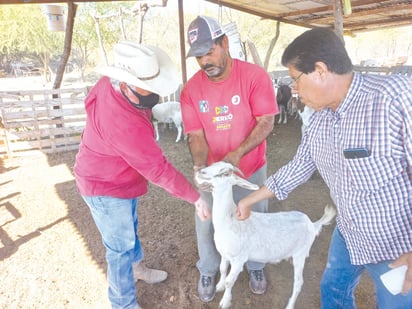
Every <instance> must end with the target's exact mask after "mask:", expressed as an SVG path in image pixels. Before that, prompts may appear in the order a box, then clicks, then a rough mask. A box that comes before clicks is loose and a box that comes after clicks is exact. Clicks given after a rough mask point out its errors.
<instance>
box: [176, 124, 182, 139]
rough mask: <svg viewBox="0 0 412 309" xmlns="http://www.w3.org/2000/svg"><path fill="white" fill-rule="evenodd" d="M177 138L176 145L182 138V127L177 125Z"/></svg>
mask: <svg viewBox="0 0 412 309" xmlns="http://www.w3.org/2000/svg"><path fill="white" fill-rule="evenodd" d="M176 127H177V138H176V143H177V142H178V141H180V137H181V136H182V126H181V125H177V126H176Z"/></svg>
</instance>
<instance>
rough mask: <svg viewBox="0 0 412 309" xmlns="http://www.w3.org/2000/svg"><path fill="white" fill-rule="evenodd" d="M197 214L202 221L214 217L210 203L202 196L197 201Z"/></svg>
mask: <svg viewBox="0 0 412 309" xmlns="http://www.w3.org/2000/svg"><path fill="white" fill-rule="evenodd" d="M195 208H196V214H197V215H198V217H199V218H200V220H202V221H206V220H209V219H210V218H211V217H212V214H211V213H210V209H209V205H208V203H206V201H205V200H203V199H202V198H201V197H199V199H198V200H197V201H196V202H195Z"/></svg>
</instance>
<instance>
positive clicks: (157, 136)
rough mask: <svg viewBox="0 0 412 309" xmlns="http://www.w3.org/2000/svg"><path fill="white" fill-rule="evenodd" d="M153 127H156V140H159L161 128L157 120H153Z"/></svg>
mask: <svg viewBox="0 0 412 309" xmlns="http://www.w3.org/2000/svg"><path fill="white" fill-rule="evenodd" d="M153 127H154V130H155V134H156V141H158V140H159V128H158V125H157V121H153Z"/></svg>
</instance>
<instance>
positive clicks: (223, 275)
mask: <svg viewBox="0 0 412 309" xmlns="http://www.w3.org/2000/svg"><path fill="white" fill-rule="evenodd" d="M228 267H229V260H228V259H226V258H224V257H223V256H222V259H221V261H220V280H219V282H218V283H217V285H216V291H217V292H222V291H223V290H224V289H225V281H226V276H227V268H228Z"/></svg>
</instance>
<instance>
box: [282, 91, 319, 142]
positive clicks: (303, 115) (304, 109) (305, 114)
mask: <svg viewBox="0 0 412 309" xmlns="http://www.w3.org/2000/svg"><path fill="white" fill-rule="evenodd" d="M288 106H289V109H290V110H293V111H297V114H298V115H299V117H300V119H301V120H302V127H301V133H302V135H303V133H304V132H305V130H306V127H307V126H308V125H309V119H310V116H312V114H313V113H314V112H315V110H314V109H313V108H311V107H309V106H307V105H305V104H303V103H302V101H301V100H300V98H299V96H297V95H293V96H292V97H291V98H290V100H289V102H288Z"/></svg>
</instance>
